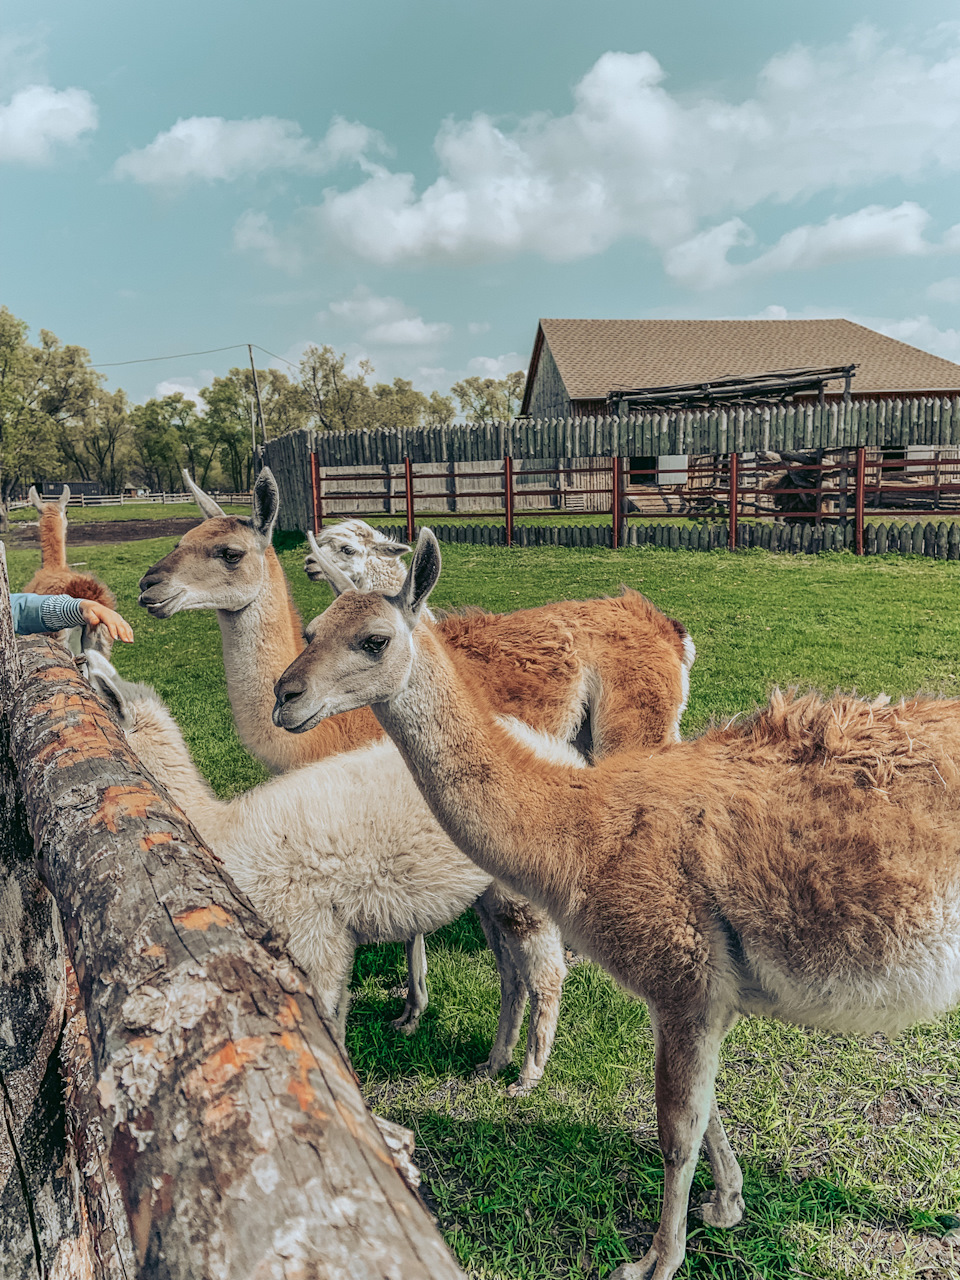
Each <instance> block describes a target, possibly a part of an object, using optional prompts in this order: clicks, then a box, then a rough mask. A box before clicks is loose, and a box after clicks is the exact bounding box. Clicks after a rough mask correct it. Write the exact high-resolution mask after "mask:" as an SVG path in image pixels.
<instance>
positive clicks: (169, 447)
mask: <svg viewBox="0 0 960 1280" xmlns="http://www.w3.org/2000/svg"><path fill="white" fill-rule="evenodd" d="M374 376H375V375H374V368H373V365H372V364H371V363H370V362H369V361H367V360H364V361H361V362H360V364H359V365H358V366H357V367H356V369H355V370H354V371H351V370H349V369H348V368H347V358H346V356H345V355H343V354H338V353H337V352H336V351H335V350H334V349H333V347H330V346H322V347H316V346H309V347H308V348H307V349H306V351H305V352H304V354H303V357H302V359H301V361H300V367H299V370H298V371H297V374H296V376H291V375H288V374H286V373H282V372H281V371H279V370H277V369H258V370H257V382H258V384H259V392H260V399H261V403H262V406H263V419H264V429H265V432H266V435H267V438H268V439H272V438H273V437H274V436H278V435H283V434H284V433H286V432H288V431H296V430H297V429H299V428H301V427H314V428H316V429H317V430H325V431H346V430H352V429H355V428H364V427H365V428H370V429H372V428H375V427H406V428H414V429H415V428H417V427H433V426H446V425H449V423H451V422H452V421H453V420H454V418H455V417H456V415H457V412H458V410H457V407H456V405H455V403H454V401H455V400H456V401H457V402H458V403H459V411H460V412H461V413H462V414H463V415H464V416H465V417H466V419H467V420H468V421H471V422H496V421H509V420H511V419H512V418H513V417H514V416H515V414H516V412H517V410H518V409H519V406H520V400H521V397H522V395H523V384H524V375H523V373H522V372H517V373H512V374H509V375H508V376H507V377H506V378H499V379H498V378H481V377H477V376H474V377H470V378H465V379H464V380H463V381H462V382H455V383H454V384H453V386H452V387H451V388H450V391H451V395H449V396H444V395H441V394H440V393H439V392H438V391H433V392H431V393H430V395H429V396H428V395H425V394H424V393H423V392H422V391H418V390H416V388H415V387H414V386H413V384H412V383H411V382H408V381H407V380H406V379H405V378H394V380H393V382H376V381H374ZM199 394H200V399H201V401H202V403H200V404H197V403H196V402H195V401H194V400H192V399H190V398H189V397H187V396H185V395H184V394H183V393H182V392H174V393H173V394H171V395H167V396H159V397H154V398H152V399H149V400H147V401H145V402H144V403H143V404H131V403H130V401H129V399H128V397H127V395H126V392H124V391H123V390H122V389H120V390H117V391H108V390H107V389H106V387H105V386H104V378H103V375H102V374H100V373H98V372H97V370H96V369H94V368H92V367H91V364H90V356H89V354H88V352H87V351H86V350H84V348H83V347H78V346H72V345H64V344H63V343H62V342H61V341H60V340H59V338H57V337H56V335H55V334H53V333H50V332H49V331H48V330H46V329H41V330H40V333H39V341H38V342H36V343H32V342H31V341H30V340H29V330H28V326H27V324H26V323H25V321H23V320H20V319H18V318H17V317H16V316H14V315H13V314H12V313H11V312H10V311H9V310H8V309H7V308H6V307H0V527H5V526H6V520H7V511H8V507H9V503H10V500H11V499H12V498H13V497H15V496H16V495H17V494H18V493H19V492H21V491H22V490H23V488H24V487H25V486H26V485H29V484H33V483H39V482H40V481H42V480H43V479H56V480H64V479H65V480H68V481H69V480H85V481H94V482H96V483H98V484H99V485H100V487H101V490H102V491H103V492H106V493H119V492H120V491H121V490H122V489H123V488H124V486H126V485H128V484H134V485H137V486H138V487H142V488H146V489H150V490H153V491H157V490H164V491H167V492H171V491H175V490H179V489H181V488H182V481H181V474H180V473H181V468H183V467H186V468H187V469H188V470H189V471H190V472H191V474H192V475H193V476H194V478H195V479H196V481H197V483H198V484H200V485H201V486H202V487H204V488H211V489H226V490H230V491H233V492H237V491H241V490H246V489H249V488H250V486H251V484H252V480H253V448H254V435H256V439H257V442H258V443H259V441H260V432H259V427H257V425H256V424H257V407H256V391H255V387H254V375H253V371H252V370H251V369H249V368H234V369H231V370H230V371H229V373H227V374H226V375H225V376H224V377H221V378H214V379H213V382H212V383H211V385H210V386H209V387H204V388H203V389H202V390H201V391H200V393H199Z"/></svg>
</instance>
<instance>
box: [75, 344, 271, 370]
mask: <svg viewBox="0 0 960 1280" xmlns="http://www.w3.org/2000/svg"><path fill="white" fill-rule="evenodd" d="M247 345H248V343H246V342H232V343H231V344H230V346H229V347H209V348H208V349H207V350H206V351H181V352H180V354H179V355H175V356H144V358H143V359H142V360H108V361H107V362H106V363H105V364H92V365H91V366H90V367H91V369H117V368H119V367H120V365H123V364H153V363H154V361H156V360H186V359H187V357H188V356H212V355H215V354H216V353H217V352H218V351H235V350H236V349H237V348H238V347H245V346H247ZM253 345H254V346H256V343H254V344H253ZM257 350H258V351H263V350H264V348H263V347H258V348H257ZM269 354H270V352H269V351H268V352H267V355H269ZM274 359H275V360H280V359H282V357H281V356H274ZM287 363H288V364H289V363H290V362H289V361H287Z"/></svg>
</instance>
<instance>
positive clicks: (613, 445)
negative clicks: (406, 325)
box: [262, 397, 960, 555]
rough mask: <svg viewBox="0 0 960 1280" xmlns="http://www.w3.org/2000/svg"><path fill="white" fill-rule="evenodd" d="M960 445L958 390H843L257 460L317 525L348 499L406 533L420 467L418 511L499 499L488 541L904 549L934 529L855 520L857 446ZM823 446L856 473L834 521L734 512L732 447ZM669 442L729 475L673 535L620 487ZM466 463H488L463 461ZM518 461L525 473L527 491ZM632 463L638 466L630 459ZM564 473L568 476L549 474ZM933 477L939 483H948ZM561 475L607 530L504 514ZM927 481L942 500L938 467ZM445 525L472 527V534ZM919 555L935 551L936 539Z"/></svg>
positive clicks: (359, 434)
mask: <svg viewBox="0 0 960 1280" xmlns="http://www.w3.org/2000/svg"><path fill="white" fill-rule="evenodd" d="M958 444H960V397H952V398H931V397H920V398H915V399H905V400H900V399H888V400H870V399H856V398H853V399H851V400H850V402H849V403H844V402H843V401H832V402H827V403H826V404H824V405H820V404H815V403H810V404H788V405H770V404H741V405H737V406H732V407H725V408H715V409H705V410H682V409H679V410H669V411H650V412H645V413H641V414H637V415H635V416H632V417H629V418H623V419H620V418H576V419H564V420H551V421H547V422H539V421H538V422H532V421H528V420H517V421H516V422H514V423H510V424H507V423H496V424H479V425H470V424H456V425H454V426H451V427H448V428H434V429H431V430H425V431H396V430H383V431H354V432H316V431H313V430H308V431H299V432H293V433H290V434H289V435H287V436H282V437H279V438H278V439H276V440H273V441H270V442H269V443H268V444H267V445H266V446H265V448H264V449H263V450H262V460H263V461H264V462H266V463H267V464H268V465H269V466H270V467H271V469H272V470H273V471H274V474H275V475H276V477H277V482H278V484H279V486H280V493H281V512H280V524H281V527H282V528H285V529H290V530H293V529H295V530H300V531H306V530H307V529H311V528H312V529H317V528H318V527H319V526H320V524H321V523H322V522H323V518H324V517H325V516H326V517H327V518H334V519H336V518H338V516H339V518H344V517H345V516H346V515H347V514H350V513H351V509H350V504H351V502H352V503H353V510H354V511H356V512H357V513H360V512H364V511H366V512H368V513H369V512H370V511H372V510H379V511H384V512H385V513H386V514H393V513H394V512H397V513H399V511H400V510H402V511H403V512H404V514H405V515H406V529H405V530H404V533H403V535H401V536H407V537H410V536H412V529H413V525H414V523H415V512H414V501H413V495H414V487H413V483H412V473H413V468H416V476H417V482H418V485H419V488H418V489H417V493H416V505H417V508H418V512H419V514H420V515H421V517H426V518H429V516H430V515H432V514H434V513H437V512H442V511H447V512H451V513H456V514H458V515H462V514H464V513H466V512H469V511H470V510H471V509H472V510H478V509H479V508H480V507H482V506H483V505H484V503H485V504H486V506H487V510H491V509H492V510H494V511H499V510H501V509H502V511H503V516H504V520H505V526H506V528H505V529H501V530H499V531H494V532H491V533H489V534H488V533H483V534H480V533H479V532H478V533H477V534H476V538H477V540H478V541H482V542H487V541H489V542H490V543H491V544H498V543H500V544H505V545H513V544H514V543H517V544H519V545H539V543H540V541H544V542H550V543H552V544H554V545H561V546H566V545H571V546H580V545H609V546H612V547H617V546H620V545H643V544H645V543H647V542H651V541H656V542H657V544H658V545H661V543H663V544H664V545H671V542H670V540H671V539H673V538H677V539H679V542H678V545H680V546H686V545H690V546H700V545H710V546H713V545H718V544H717V538H718V537H719V531H720V530H721V529H725V531H726V532H725V543H724V544H725V545H727V546H729V547H730V548H731V549H736V548H738V547H741V546H753V545H771V546H772V547H773V548H774V549H776V550H784V551H789V550H795V551H796V550H808V549H810V548H816V549H817V550H822V549H831V548H832V547H837V548H839V547H840V546H841V545H842V546H844V547H851V548H852V549H853V550H854V551H856V552H857V553H858V554H870V553H871V551H872V549H873V547H874V546H875V545H883V546H886V548H887V549H889V550H899V549H901V548H903V549H906V547H907V544H908V543H909V548H910V550H909V552H908V553H909V554H913V553H914V549H915V548H916V547H917V546H919V547H921V548H922V547H923V546H924V545H925V544H926V542H927V541H929V540H930V539H929V538H928V537H927V535H926V533H924V534H922V535H921V536H920V539H919V543H918V541H917V537H916V536H915V535H914V534H912V533H911V534H910V536H909V537H908V536H907V535H905V534H903V533H902V530H901V529H900V528H898V527H897V526H896V525H894V524H890V525H884V526H880V527H879V528H878V529H876V530H875V532H874V533H869V532H868V529H869V528H870V527H871V526H866V525H865V524H864V503H863V485H864V466H863V462H864V450H865V449H868V448H869V449H870V450H872V451H874V453H875V455H876V456H877V457H879V456H880V452H882V451H883V450H896V449H899V450H904V451H906V450H908V449H910V448H915V447H917V446H923V447H929V448H930V449H931V450H937V449H939V448H942V449H953V448H956V446H957V445H958ZM824 450H832V451H838V450H849V452H850V458H851V468H850V469H851V471H855V474H856V479H855V480H854V478H853V476H852V475H851V478H850V486H849V487H850V491H851V498H852V499H853V495H854V490H855V500H853V501H852V508H853V509H852V510H851V511H849V512H848V511H847V508H846V488H844V493H843V503H842V506H841V509H840V512H839V514H840V516H841V517H842V518H841V520H840V525H839V526H833V527H832V528H830V529H822V528H821V527H820V525H821V520H820V516H821V512H820V509H819V507H818V509H817V511H816V513H815V520H816V525H817V528H816V530H815V531H814V532H813V533H805V532H803V531H802V530H799V531H798V532H797V533H796V534H794V533H792V532H780V531H777V530H772V531H769V532H764V531H763V530H762V529H761V528H754V526H752V525H751V524H749V523H748V522H746V521H743V520H742V516H743V515H745V514H749V512H748V509H747V506H745V505H744V502H743V496H742V495H741V493H740V489H739V482H738V473H739V470H740V467H739V463H740V460H741V458H744V457H753V456H757V455H761V454H763V453H766V454H776V453H780V452H783V453H798V452H801V451H813V452H814V453H816V452H817V451H824ZM669 455H674V456H676V455H687V456H690V455H700V456H703V455H712V456H722V457H724V458H725V459H726V460H727V461H726V462H725V466H726V467H727V471H728V473H729V476H730V483H729V485H728V489H729V492H728V494H727V495H726V508H725V509H726V520H725V521H724V522H723V523H722V524H718V523H716V522H715V521H714V522H710V521H705V522H704V524H703V525H702V526H700V528H699V530H698V529H693V530H687V531H683V530H680V531H678V533H677V534H676V535H673V534H670V533H669V532H668V533H663V534H661V533H658V532H656V530H657V526H655V525H651V526H649V527H648V528H644V526H643V524H642V522H638V521H637V519H636V516H633V517H632V518H631V517H629V512H630V510H631V508H636V506H637V502H636V498H637V494H636V491H634V492H633V493H630V494H628V493H625V491H624V486H623V478H624V477H623V471H624V468H625V467H627V466H628V461H627V460H628V459H634V460H637V461H638V460H640V459H643V458H651V457H652V458H657V457H664V456H669ZM508 463H509V465H508ZM471 465H472V466H473V467H475V468H484V470H483V471H479V470H477V471H472V472H470V471H464V470H463V468H464V467H470V466H471ZM938 465H939V464H938ZM458 468H459V469H460V473H459V474H458ZM525 473H526V474H527V477H528V485H529V486H530V487H528V488H527V490H526V492H524V491H523V486H524V474H525ZM579 473H589V474H588V478H587V479H586V480H583V479H581V478H579ZM631 473H632V474H635V467H634V468H631ZM565 474H566V476H567V479H566V481H564V480H562V479H556V477H563V476H564V475H565ZM844 474H846V473H844ZM877 474H878V475H880V474H881V473H880V472H878V473H877ZM570 476H574V479H573V480H571V479H570ZM754 483H756V482H754ZM844 484H845V485H846V481H844ZM358 485H359V486H361V488H360V489H358V487H357V486H358ZM498 485H499V488H498V487H497V486H498ZM363 486H366V487H365V488H363ZM471 486H472V488H471ZM484 486H486V487H484ZM551 486H552V488H551ZM820 487H821V488H822V484H821V485H820ZM942 487H943V488H944V491H945V490H946V487H947V486H942ZM564 488H566V489H567V491H568V496H573V495H576V494H577V493H579V494H580V499H579V501H580V504H581V505H582V509H584V510H586V511H602V510H604V509H606V510H607V511H609V513H610V516H611V523H610V527H609V528H608V529H607V531H606V532H605V533H602V532H599V531H598V532H597V533H596V534H593V533H591V532H589V529H590V527H591V526H582V527H581V529H582V531H580V530H578V529H576V528H574V529H573V530H572V531H571V530H569V529H567V531H565V529H564V528H563V527H561V528H560V529H559V530H558V532H557V534H556V536H554V535H553V533H550V534H549V535H547V534H545V533H536V532H533V531H531V530H529V529H528V528H526V527H525V526H516V527H515V526H514V515H515V514H517V513H522V512H524V511H525V510H526V511H532V510H536V509H542V508H543V507H544V506H547V507H550V506H553V507H558V508H560V509H564V508H565V507H568V504H567V503H565V502H564V501H563V496H564V494H563V490H564ZM933 488H934V489H936V490H937V500H938V501H939V497H940V493H939V490H940V488H941V486H940V481H939V479H937V480H936V481H935V484H934V486H933ZM748 492H749V491H748ZM547 493H549V494H550V495H551V496H550V498H549V500H545V499H544V495H545V494H547ZM364 494H366V495H367V498H366V501H367V505H366V506H364V505H363V500H364ZM378 494H379V497H378V496H377V495H378ZM338 499H339V501H338ZM378 504H379V505H378ZM723 505H724V504H723V502H721V507H723ZM748 505H749V504H748ZM754 505H756V504H754ZM331 507H332V508H333V512H331V511H330V508H331ZM345 508H346V509H345ZM668 509H669V508H668ZM698 509H700V510H704V508H703V507H700V508H698ZM641 510H642V508H641ZM714 514H715V513H714ZM833 514H836V513H833ZM850 515H853V517H854V519H853V526H854V528H853V533H852V534H851V533H850V530H849V528H848V525H849V523H850V521H849V516H850ZM843 517H846V518H843ZM798 518H799V517H798ZM462 527H463V526H461V528H462ZM468 527H469V526H468ZM525 528H526V531H525ZM704 530H706V532H704ZM450 536H451V537H452V538H456V539H459V540H466V541H472V540H473V537H472V535H470V534H469V533H467V534H464V533H454V534H451V535H450ZM594 538H595V539H596V542H593V539H594ZM664 539H665V540H666V541H665V542H663V540H664ZM948 541H949V539H948ZM943 542H944V539H943V538H942V537H940V536H939V535H938V534H935V535H934V536H933V544H932V545H933V546H934V548H936V547H937V546H939V545H940V544H941V543H943ZM925 554H933V555H936V554H939V552H938V551H937V550H935V549H934V550H933V551H931V552H925ZM946 554H947V551H944V555H946Z"/></svg>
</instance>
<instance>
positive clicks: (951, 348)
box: [850, 316, 960, 364]
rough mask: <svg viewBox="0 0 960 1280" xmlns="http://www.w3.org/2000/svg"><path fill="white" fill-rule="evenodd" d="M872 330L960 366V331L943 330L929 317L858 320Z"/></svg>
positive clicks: (854, 317) (852, 317) (852, 318)
mask: <svg viewBox="0 0 960 1280" xmlns="http://www.w3.org/2000/svg"><path fill="white" fill-rule="evenodd" d="M850 319H851V320H854V319H855V320H857V323H858V324H864V325H866V326H867V327H868V328H870V329H877V330H879V332H880V333H885V334H886V335H887V336H888V337H890V338H898V339H899V340H900V341H901V342H908V343H909V344H910V346H912V347H920V349H921V350H923V351H930V352H932V353H933V355H935V356H943V358H944V359H945V360H955V361H956V362H957V363H958V364H960V329H941V328H940V327H939V326H938V325H936V324H934V322H933V321H932V320H931V319H930V317H929V316H908V317H906V318H905V319H903V320H886V319H882V318H881V319H863V320H862V319H858V318H857V317H856V316H851V317H850Z"/></svg>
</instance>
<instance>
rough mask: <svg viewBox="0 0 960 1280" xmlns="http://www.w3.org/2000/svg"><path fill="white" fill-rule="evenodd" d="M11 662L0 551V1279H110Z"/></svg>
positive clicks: (15, 662) (16, 667) (13, 650)
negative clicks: (76, 1096)
mask: <svg viewBox="0 0 960 1280" xmlns="http://www.w3.org/2000/svg"><path fill="white" fill-rule="evenodd" d="M19 676H20V659H19V653H18V651H17V647H16V641H15V638H14V635H13V623H12V619H11V616H10V607H9V602H8V599H7V571H6V561H5V559H4V557H3V550H2V547H0V832H2V840H0V1275H2V1276H3V1277H4V1280H39V1277H46V1278H47V1280H55V1278H57V1277H59V1278H61V1280H67V1277H70V1278H71V1280H74V1278H75V1280H87V1277H90V1278H91V1280H93V1278H94V1277H95V1280H114V1275H113V1273H108V1272H106V1271H103V1270H98V1269H97V1268H96V1265H95V1261H94V1250H93V1247H92V1241H91V1237H90V1232H89V1230H88V1225H87V1222H86V1220H85V1217H84V1215H83V1213H82V1211H81V1208H80V1204H79V1200H78V1197H77V1194H76V1191H77V1185H78V1182H79V1178H80V1175H79V1170H78V1167H77V1161H76V1157H75V1152H74V1150H73V1147H72V1146H71V1144H70V1143H69V1141H68V1139H67V1134H66V1127H65V1119H66V1112H65V1107H64V1093H63V1084H62V1081H61V1076H60V1072H59V1069H58V1057H57V1048H58V1044H59V1041H60V1035H61V1030H62V1027H63V1019H64V999H65V986H64V949H63V937H62V933H61V930H60V921H59V917H58V915H57V911H56V907H55V905H54V901H53V898H52V897H51V895H50V893H49V892H48V891H47V889H46V888H45V887H44V886H43V884H42V883H41V882H40V877H39V875H38V872H37V860H36V856H35V854H34V848H33V840H32V838H31V836H30V831H29V827H28V825H27V817H26V811H25V809H24V806H23V802H22V797H21V795H20V785H19V778H18V776H17V772H16V768H15V766H14V764H13V760H12V758H11V754H10V725H9V721H8V718H7V708H8V706H9V696H10V691H11V689H12V686H13V684H14V683H15V682H16V680H17V679H18V678H19Z"/></svg>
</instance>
